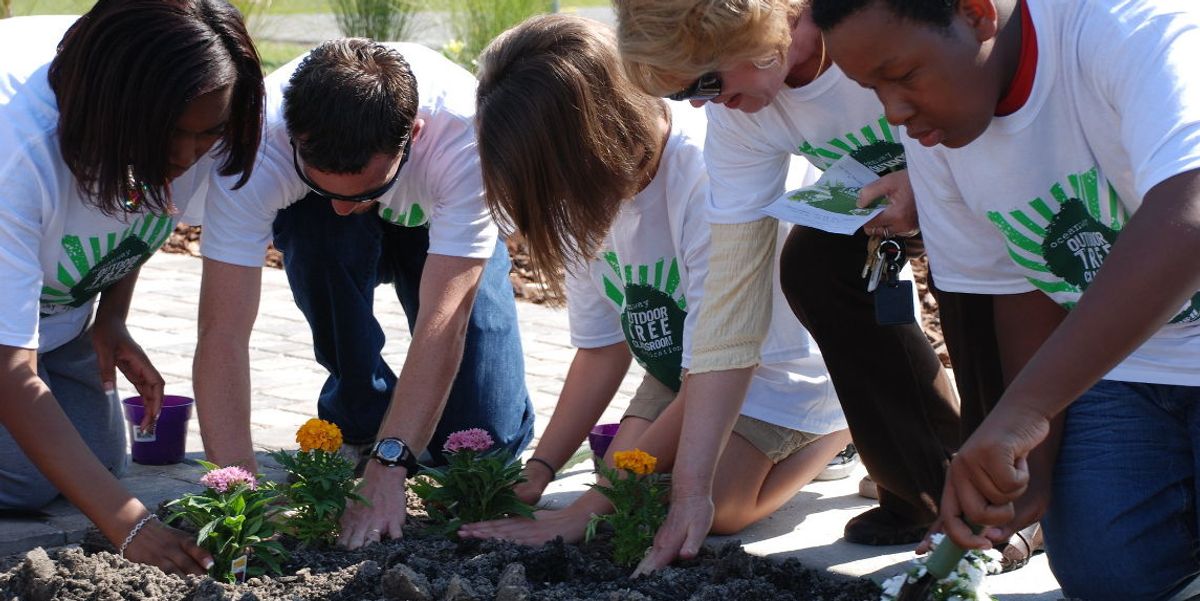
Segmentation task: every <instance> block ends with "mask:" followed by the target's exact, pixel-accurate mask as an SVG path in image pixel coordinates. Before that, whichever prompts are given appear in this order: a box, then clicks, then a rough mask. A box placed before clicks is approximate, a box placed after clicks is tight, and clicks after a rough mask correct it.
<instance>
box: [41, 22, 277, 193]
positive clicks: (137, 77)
mask: <svg viewBox="0 0 1200 601" xmlns="http://www.w3.org/2000/svg"><path fill="white" fill-rule="evenodd" d="M48 76H49V81H50V87H51V88H52V89H53V90H54V95H55V97H56V99H57V101H58V111H59V116H58V138H59V145H60V147H61V152H62V157H63V160H64V161H65V162H66V164H67V167H68V168H69V169H70V170H71V174H72V175H74V176H75V181H76V184H77V186H78V187H79V191H80V193H81V194H82V195H83V196H84V197H85V198H87V199H88V200H89V202H90V203H91V204H92V205H93V206H95V207H96V208H97V209H99V210H100V211H102V212H104V213H106V214H110V215H111V214H115V213H118V212H120V211H125V210H129V209H127V208H126V206H125V200H126V199H127V198H129V195H130V194H133V193H135V192H136V190H135V189H133V187H134V186H136V185H137V184H134V183H133V182H130V174H131V172H132V176H133V177H134V178H136V179H137V180H138V181H139V182H140V183H141V184H144V185H146V186H148V187H149V194H147V195H146V198H145V204H146V207H147V208H148V209H149V210H151V211H154V212H160V213H165V212H167V211H169V210H170V208H171V202H170V198H169V196H170V190H169V188H168V186H167V182H168V179H169V177H168V173H169V169H170V166H169V164H168V162H169V157H170V144H171V137H172V134H173V131H174V129H175V126H176V122H178V121H179V119H180V117H181V116H182V115H183V112H184V110H186V108H187V104H188V103H189V102H191V101H192V100H194V99H195V98H197V97H199V96H202V95H204V94H207V93H209V92H212V91H215V90H219V89H222V88H225V87H229V86H232V87H233V97H232V100H231V106H230V115H229V122H228V123H227V125H226V126H225V131H224V132H223V133H222V136H221V142H220V145H219V146H218V153H219V154H220V155H223V156H224V157H225V160H224V161H223V162H222V163H221V166H220V173H221V175H237V174H240V175H241V177H240V179H238V181H237V184H236V186H241V185H243V184H244V183H246V180H248V179H249V178H250V173H251V171H252V169H253V167H254V160H255V157H256V156H257V154H258V144H259V137H260V135H261V130H262V119H263V104H264V101H263V97H264V95H265V92H264V90H263V80H262V66H261V65H260V64H259V60H258V53H257V51H256V50H255V49H254V44H253V42H251V40H250V34H248V33H247V32H246V27H245V24H244V23H243V22H242V18H241V15H240V14H239V13H238V12H237V10H236V9H234V8H233V7H232V6H230V5H229V4H228V3H227V2H225V1H224V0H100V1H99V2H97V3H96V5H95V6H93V7H92V9H91V10H89V11H88V12H87V14H85V15H83V16H82V17H80V18H79V20H78V21H76V22H75V24H73V25H72V26H71V28H70V29H69V30H67V33H66V35H65V36H63V39H62V42H60V43H59V46H58V55H57V56H56V57H55V58H54V60H53V61H52V62H51V63H50V70H49V75H48Z"/></svg>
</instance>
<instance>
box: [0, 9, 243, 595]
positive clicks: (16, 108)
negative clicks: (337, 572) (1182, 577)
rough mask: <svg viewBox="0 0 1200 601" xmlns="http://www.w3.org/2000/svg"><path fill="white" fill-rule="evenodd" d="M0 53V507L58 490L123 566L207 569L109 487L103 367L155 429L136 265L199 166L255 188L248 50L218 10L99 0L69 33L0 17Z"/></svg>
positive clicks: (108, 393) (116, 415)
mask: <svg viewBox="0 0 1200 601" xmlns="http://www.w3.org/2000/svg"><path fill="white" fill-rule="evenodd" d="M67 25H70V27H69V28H67V29H66V33H65V35H63V30H64V28H65V27H66V26H67ZM59 39H61V42H59V43H58V45H57V51H56V47H55V40H59ZM0 56H4V57H5V58H4V63H3V65H2V66H0V280H2V281H4V286H3V287H0V391H3V392H2V393H0V509H9V510H35V509H37V508H39V507H41V506H43V505H45V504H46V503H48V502H49V501H51V500H52V499H54V498H55V497H56V496H57V495H59V494H62V495H63V496H65V497H67V498H68V499H69V500H70V501H71V502H72V503H74V504H75V505H76V506H77V507H79V508H80V510H82V511H83V513H84V514H86V515H87V516H88V517H89V518H91V519H92V521H93V522H95V524H96V526H97V527H98V528H99V529H100V531H101V532H102V533H103V534H104V535H105V537H107V538H108V540H109V541H111V542H112V543H113V544H114V545H115V546H116V547H117V548H118V549H119V551H120V552H121V554H122V555H123V556H125V557H126V558H128V559H130V560H133V561H140V562H145V563H151V564H154V565H157V566H159V567H160V568H162V569H163V570H165V571H167V572H172V573H201V572H202V571H203V570H204V569H206V568H207V567H208V566H210V565H211V562H212V559H211V557H209V556H208V554H207V553H206V552H204V551H203V550H202V549H200V548H199V547H197V546H196V545H195V544H194V543H193V542H192V541H191V539H190V537H188V536H186V535H184V534H183V533H181V532H178V531H175V530H173V529H171V528H168V527H166V526H165V525H163V524H160V523H158V522H157V521H156V520H154V519H153V514H152V513H150V512H149V511H147V509H146V507H145V506H143V504H142V503H141V502H140V501H138V499H137V498H136V497H134V496H133V495H131V494H130V493H129V492H128V491H127V490H125V488H124V487H122V486H121V484H120V482H119V481H118V480H117V476H119V475H120V474H121V473H122V472H123V471H124V469H125V467H126V454H125V450H126V447H125V434H124V426H123V419H122V415H121V408H120V404H119V403H118V402H117V397H116V393H115V385H114V383H115V379H116V378H115V370H116V368H117V367H119V368H120V369H121V371H122V373H124V374H125V376H126V378H127V379H128V380H129V381H130V382H132V383H133V384H134V386H135V387H136V388H137V390H138V392H139V393H140V394H141V395H142V396H143V397H144V398H145V399H146V407H147V411H146V413H147V417H146V419H145V420H144V421H143V423H142V424H140V426H139V427H141V428H149V427H151V426H152V424H153V422H154V420H155V419H156V417H157V413H158V410H159V408H160V407H161V404H162V394H163V379H162V377H161V376H160V375H159V373H158V371H157V370H156V369H155V368H154V366H153V365H152V364H151V363H150V361H149V359H148V358H147V356H146V354H145V352H144V351H143V350H142V349H141V347H140V346H138V345H137V343H136V342H134V341H133V339H132V338H131V337H130V335H129V331H128V330H127V329H126V327H125V317H126V315H127V313H128V310H129V303H130V300H131V298H132V294H133V288H134V283H135V281H136V279H137V274H138V269H139V267H140V265H141V264H142V263H143V262H144V261H145V260H146V259H147V258H149V256H150V255H151V254H152V253H153V252H154V251H155V250H156V249H157V248H158V247H159V246H161V244H162V243H163V242H164V241H165V240H166V238H167V236H168V235H169V234H170V232H171V231H172V229H173V228H174V225H175V222H176V221H177V220H178V219H180V218H181V217H182V216H183V215H184V213H185V211H186V210H187V209H189V208H192V209H195V208H198V207H196V206H192V205H195V204H198V203H193V202H192V201H193V199H197V198H203V196H202V195H203V194H204V192H205V191H206V189H207V181H208V179H209V174H210V172H211V171H213V170H214V169H215V170H217V171H219V172H220V173H222V174H225V175H238V176H240V178H241V181H245V179H246V178H248V177H249V175H250V171H251V167H252V165H253V161H254V157H255V153H256V151H257V148H258V141H259V132H260V129H261V123H262V112H263V108H262V107H263V86H262V71H261V66H260V64H259V60H258V54H257V52H256V51H255V49H254V46H253V44H252V42H251V40H250V37H249V35H248V34H247V32H246V29H245V25H244V24H243V23H242V20H241V17H240V15H239V14H238V13H237V11H236V10H235V9H234V8H233V7H231V6H230V5H229V4H227V3H226V2H224V1H223V0H100V1H99V2H98V3H97V4H96V5H95V7H93V8H92V10H90V11H89V12H88V13H87V14H85V15H83V16H82V17H80V18H79V19H78V20H76V21H74V23H73V24H71V23H70V21H69V20H65V19H62V18H44V17H34V18H18V19H9V20H5V21H0ZM210 151H211V152H210ZM217 161H220V164H219V165H217V164H216V162H217ZM194 213H195V211H194V210H193V214H194ZM97 298H99V301H98V302H96V300H95V299H97ZM93 305H95V314H94V316H93V311H92V309H93Z"/></svg>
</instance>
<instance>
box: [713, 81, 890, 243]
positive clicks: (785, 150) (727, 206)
mask: <svg viewBox="0 0 1200 601" xmlns="http://www.w3.org/2000/svg"><path fill="white" fill-rule="evenodd" d="M707 111H708V121H709V126H708V139H707V141H706V142H705V157H704V158H705V160H706V161H707V163H708V173H709V177H710V178H711V186H712V195H711V201H710V207H709V220H710V221H711V222H712V223H723V224H737V223H750V222H752V221H757V220H759V219H762V218H763V217H764V215H763V213H762V211H761V209H762V208H763V207H765V206H767V205H768V204H770V203H771V202H772V201H774V200H775V199H776V198H779V195H780V194H783V192H784V191H785V190H784V182H785V180H786V179H787V175H788V165H789V161H790V159H791V156H792V155H801V156H803V157H805V158H807V159H808V160H809V161H810V162H811V163H813V164H814V165H816V167H818V168H820V169H826V168H828V167H829V165H830V164H832V163H833V162H834V161H836V160H837V159H839V158H841V157H842V156H843V155H845V154H852V155H853V156H854V157H855V158H856V159H858V161H859V162H861V163H863V164H864V165H867V166H868V167H871V168H872V170H874V171H875V172H876V173H881V174H882V173H887V172H889V171H894V170H896V169H902V168H903V167H904V150H903V148H902V147H901V145H900V139H899V135H898V133H897V131H896V128H894V127H892V126H891V125H889V124H888V122H887V119H885V118H884V116H883V106H882V105H880V104H879V99H877V98H876V97H875V94H873V93H872V92H871V91H869V90H864V89H863V88H861V87H860V86H859V85H858V84H856V83H854V82H853V81H851V80H850V79H849V78H847V77H846V76H845V75H844V74H843V73H842V71H841V69H839V68H837V66H834V67H831V68H830V69H829V70H827V71H826V72H824V73H822V74H821V76H820V77H818V78H817V79H816V80H814V81H813V82H812V83H809V84H808V85H806V86H803V87H800V88H784V89H783V90H782V91H780V92H779V94H778V95H777V96H776V97H775V100H774V101H773V102H772V103H771V104H769V105H767V106H765V107H763V109H762V110H760V111H758V112H756V113H745V112H742V111H738V110H734V109H728V108H725V107H724V106H721V105H717V104H713V103H708V105H707ZM817 176H820V172H816V171H814V173H813V175H812V177H811V178H810V179H812V180H815V179H816V177H817Z"/></svg>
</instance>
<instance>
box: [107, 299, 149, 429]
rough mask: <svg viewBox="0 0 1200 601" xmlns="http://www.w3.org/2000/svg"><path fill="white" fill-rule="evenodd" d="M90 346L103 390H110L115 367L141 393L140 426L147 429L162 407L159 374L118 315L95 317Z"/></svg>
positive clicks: (113, 381) (114, 382)
mask: <svg viewBox="0 0 1200 601" xmlns="http://www.w3.org/2000/svg"><path fill="white" fill-rule="evenodd" d="M92 348H93V349H95V351H96V362H97V363H98V364H99V366H100V382H101V383H102V384H103V386H104V389H105V390H106V391H109V390H114V389H115V388H116V382H117V368H120V369H121V373H123V374H125V378H126V379H127V380H129V382H130V383H131V384H133V386H134V388H136V389H137V391H138V394H140V395H141V396H142V404H143V406H144V407H145V408H146V410H145V414H144V415H143V417H142V423H141V424H140V427H141V429H143V430H146V429H149V428H150V427H151V426H153V425H154V423H155V422H156V421H157V420H158V413H159V411H160V410H161V409H162V399H163V388H164V386H165V382H164V381H163V377H162V375H161V374H159V373H158V370H157V369H155V367H154V364H152V363H151V362H150V358H149V357H147V356H146V351H144V350H142V347H141V346H140V345H138V343H137V342H134V340H133V337H132V336H130V334H129V330H128V329H127V328H126V327H125V322H124V321H121V320H118V319H98V320H97V321H96V323H95V325H93V326H92Z"/></svg>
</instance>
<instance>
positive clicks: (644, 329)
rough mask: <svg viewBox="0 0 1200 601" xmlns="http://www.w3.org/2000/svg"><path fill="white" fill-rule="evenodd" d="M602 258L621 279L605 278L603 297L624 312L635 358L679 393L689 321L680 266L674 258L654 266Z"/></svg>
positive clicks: (613, 255)
mask: <svg viewBox="0 0 1200 601" xmlns="http://www.w3.org/2000/svg"><path fill="white" fill-rule="evenodd" d="M603 256H604V261H605V262H606V263H608V266H609V267H611V268H612V271H613V273H614V274H616V277H617V280H618V281H613V279H611V278H609V277H608V275H607V274H605V275H603V276H602V277H601V279H602V280H603V281H604V293H605V296H607V297H608V299H609V300H610V301H612V302H613V304H615V305H616V306H617V307H618V308H620V309H621V329H622V330H624V332H625V340H626V341H627V342H628V343H629V348H630V350H631V351H632V352H633V356H634V357H635V358H637V360H638V363H639V364H641V366H642V367H643V368H645V370H646V371H647V372H649V373H650V375H652V376H654V377H655V378H656V379H657V380H658V381H660V382H662V383H663V384H664V385H666V386H668V387H669V388H671V390H674V391H675V392H679V386H680V378H679V374H680V370H681V366H682V363H683V322H684V319H685V318H686V317H687V299H686V298H685V297H684V291H683V290H681V289H680V283H681V279H680V276H679V261H678V260H677V259H676V258H674V257H672V258H671V262H670V263H669V264H668V263H667V260H666V259H665V258H664V259H659V260H658V261H657V262H655V264H654V265H632V264H630V265H624V266H622V264H621V261H620V259H618V258H617V253H615V252H613V251H607V252H605V253H604V255H603Z"/></svg>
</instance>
